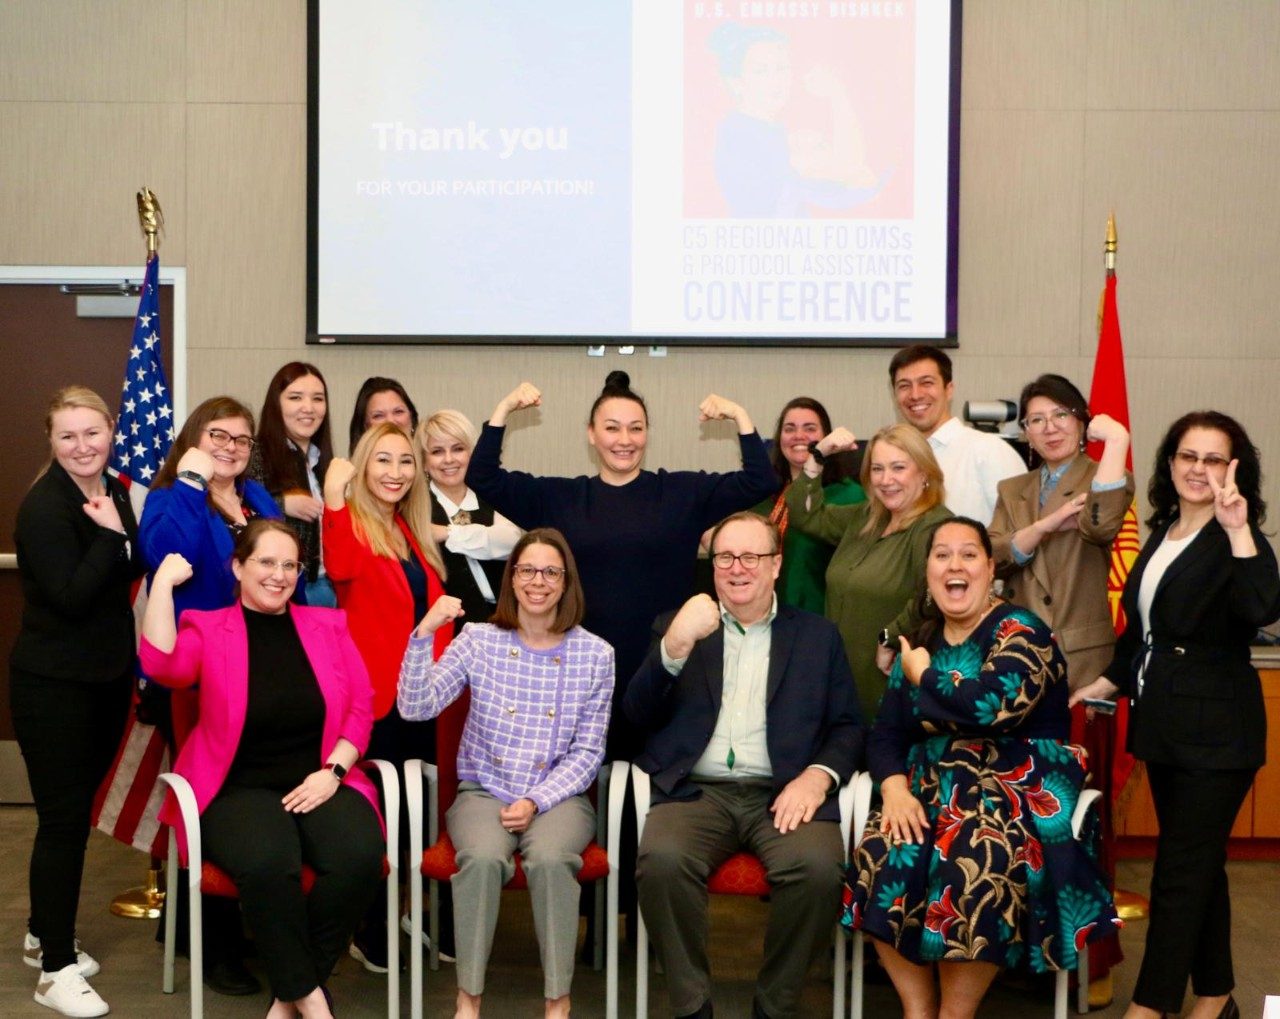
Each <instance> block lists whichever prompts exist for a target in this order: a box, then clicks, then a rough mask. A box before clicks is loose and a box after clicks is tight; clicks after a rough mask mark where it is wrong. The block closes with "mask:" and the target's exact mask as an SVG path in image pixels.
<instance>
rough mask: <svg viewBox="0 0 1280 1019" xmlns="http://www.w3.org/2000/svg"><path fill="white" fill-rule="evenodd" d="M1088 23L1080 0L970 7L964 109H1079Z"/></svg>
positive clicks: (988, 0)
mask: <svg viewBox="0 0 1280 1019" xmlns="http://www.w3.org/2000/svg"><path fill="white" fill-rule="evenodd" d="M1029 14H1030V16H1028V15H1029ZM1088 25H1089V21H1088V11H1087V10H1086V8H1085V7H1084V6H1083V5H1082V4H1081V3H1079V2H1078V0H1037V3H1036V4H1035V7H1034V9H1033V10H1032V9H1029V8H1028V6H1027V3H1026V0H982V2H981V3H969V4H966V5H965V10H964V66H963V68H962V78H961V90H960V102H961V105H962V108H963V109H964V110H965V111H966V112H967V111H969V110H975V109H976V110H1075V109H1079V108H1080V97H1081V95H1083V93H1084V85H1085V80H1084V79H1085V65H1086V60H1087V54H1086V52H1085V48H1086V43H1087V31H1088ZM964 122H965V121H964V116H963V114H962V116H961V124H962V125H963V124H964Z"/></svg>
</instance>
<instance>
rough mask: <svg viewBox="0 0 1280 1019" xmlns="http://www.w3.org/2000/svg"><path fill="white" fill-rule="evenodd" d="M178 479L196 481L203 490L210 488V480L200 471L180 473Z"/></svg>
mask: <svg viewBox="0 0 1280 1019" xmlns="http://www.w3.org/2000/svg"><path fill="white" fill-rule="evenodd" d="M178 477H179V478H184V479H186V480H187V481H194V482H195V483H196V484H197V485H199V486H200V487H201V488H208V487H209V480H208V479H207V478H206V477H205V476H204V475H203V474H201V473H200V472H199V471H178Z"/></svg>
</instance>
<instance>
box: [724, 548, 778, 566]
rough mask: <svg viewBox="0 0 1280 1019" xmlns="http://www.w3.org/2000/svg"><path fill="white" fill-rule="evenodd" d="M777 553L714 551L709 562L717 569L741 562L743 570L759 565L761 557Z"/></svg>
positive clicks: (764, 557)
mask: <svg viewBox="0 0 1280 1019" xmlns="http://www.w3.org/2000/svg"><path fill="white" fill-rule="evenodd" d="M777 554H778V553H777V552H743V553H741V554H740V555H734V554H733V553H732V552H716V553H715V554H714V555H712V557H711V564H712V565H713V566H714V567H715V568H716V569H717V570H731V569H733V564H734V563H742V568H743V569H744V570H754V569H755V568H756V567H757V566H759V565H760V560H761V559H768V558H770V557H771V556H776V555H777Z"/></svg>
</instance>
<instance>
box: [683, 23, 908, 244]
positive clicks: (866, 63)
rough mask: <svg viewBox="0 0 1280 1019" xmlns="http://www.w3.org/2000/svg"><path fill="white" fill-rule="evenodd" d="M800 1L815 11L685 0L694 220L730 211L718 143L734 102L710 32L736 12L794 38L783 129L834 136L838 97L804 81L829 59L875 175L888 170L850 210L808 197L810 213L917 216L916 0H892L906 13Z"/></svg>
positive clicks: (687, 166) (687, 160)
mask: <svg viewBox="0 0 1280 1019" xmlns="http://www.w3.org/2000/svg"><path fill="white" fill-rule="evenodd" d="M771 6H773V7H775V8H780V7H785V6H786V5H785V4H774V5H771ZM794 6H795V7H798V8H805V9H809V10H812V11H814V12H816V16H812V17H794V16H793V17H778V16H777V15H776V14H775V15H773V16H767V17H754V18H753V17H750V16H746V15H749V13H750V10H751V8H752V5H751V4H739V3H721V4H715V3H712V2H707V0H686V3H685V19H684V182H685V192H684V215H685V216H686V217H687V218H691V219H715V218H727V217H729V216H730V210H729V206H728V204H727V202H726V201H725V198H724V195H723V194H722V192H721V187H720V184H719V182H718V181H717V180H716V173H715V148H716V134H717V130H718V127H719V125H720V123H721V121H722V120H724V118H725V117H726V116H728V115H729V114H730V113H732V112H733V111H734V109H735V103H734V98H733V94H732V92H731V91H730V88H729V85H728V83H727V82H726V81H725V79H724V78H723V77H722V75H721V72H720V63H719V58H718V56H717V54H716V53H715V52H713V51H712V49H711V48H710V46H709V45H708V39H709V37H710V36H711V33H712V32H713V31H714V30H715V29H716V27H717V26H718V25H721V24H723V23H725V22H727V21H736V22H737V23H738V24H740V25H743V26H748V27H755V26H762V27H767V28H770V29H772V30H774V31H776V32H778V33H780V34H781V35H783V36H786V37H787V39H788V40H789V50H790V63H791V87H790V94H789V98H788V100H787V102H786V105H785V106H784V107H783V108H782V110H781V113H780V114H779V116H778V118H777V122H778V123H780V124H781V125H782V126H783V128H784V129H785V131H786V132H787V133H788V134H791V133H793V132H796V131H809V132H817V133H820V134H821V136H822V137H823V138H824V139H825V140H827V141H828V142H829V141H830V135H831V129H832V125H831V114H830V110H831V106H830V103H829V102H828V101H827V100H825V99H819V98H816V97H814V96H812V95H810V94H809V93H808V92H807V91H806V88H805V76H806V74H807V73H808V72H809V71H810V70H811V69H812V68H814V67H817V66H825V67H827V68H829V69H830V70H831V71H832V72H834V74H835V75H836V77H837V78H838V79H839V81H840V82H841V83H842V84H843V86H844V89H845V91H846V93H847V95H848V96H849V97H850V99H851V101H852V105H853V109H854V113H855V114H856V116H857V119H858V122H859V123H860V125H861V127H862V133H863V137H864V139H865V152H866V163H867V165H868V166H869V167H870V169H871V170H872V171H873V172H874V174H875V176H876V177H877V178H883V177H884V176H885V175H886V174H887V175H888V182H887V184H885V186H884V188H883V190H882V191H880V192H879V194H877V195H876V196H875V197H874V198H872V199H870V200H869V201H866V202H863V203H862V204H859V205H855V206H854V207H852V208H849V209H844V210H840V209H831V208H822V207H819V206H816V205H809V206H808V213H809V215H810V216H812V217H814V218H820V219H905V218H909V217H910V216H911V215H912V211H913V193H914V172H913V171H914V157H915V153H914V137H913V132H914V121H915V17H916V11H915V4H914V3H912V2H910V0H906V2H903V3H901V4H885V5H884V6H885V7H896V6H900V7H901V8H902V9H903V16H902V17H898V18H873V17H841V16H839V15H838V14H837V15H832V14H831V13H830V6H829V5H828V4H826V3H811V4H797V5H794ZM857 6H861V5H857ZM837 9H838V8H837ZM718 14H723V15H724V16H717V15H718ZM729 15H732V16H731V17H730V16H729ZM810 137H813V135H812V134H811V135H810Z"/></svg>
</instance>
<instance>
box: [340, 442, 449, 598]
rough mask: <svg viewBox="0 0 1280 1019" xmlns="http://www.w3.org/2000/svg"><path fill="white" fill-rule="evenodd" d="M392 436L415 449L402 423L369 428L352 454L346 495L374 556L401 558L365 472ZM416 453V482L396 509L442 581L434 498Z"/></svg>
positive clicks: (360, 536)
mask: <svg viewBox="0 0 1280 1019" xmlns="http://www.w3.org/2000/svg"><path fill="white" fill-rule="evenodd" d="M389 435H398V436H399V437H400V438H402V439H404V441H405V442H406V443H407V444H408V445H409V451H410V452H411V453H412V452H413V444H412V442H410V440H409V437H408V436H407V435H405V434H404V432H403V431H402V430H401V429H400V427H399V425H394V424H392V423H391V422H389V421H388V422H384V423H383V424H380V425H377V426H375V427H373V428H370V429H369V430H368V431H367V432H365V433H364V435H362V436H361V437H360V441H359V442H357V443H356V448H355V452H354V453H352V455H351V466H352V467H354V468H355V474H354V476H353V477H352V478H351V494H350V496H349V497H348V498H347V508H348V510H350V512H351V523H352V527H353V529H354V530H355V534H356V537H357V538H358V539H359V540H360V541H363V542H364V543H365V544H366V545H368V546H369V548H370V549H371V550H372V551H373V553H374V555H380V556H386V557H387V558H388V559H397V560H398V559H399V558H400V555H399V552H398V551H397V549H396V542H395V539H394V537H393V531H392V528H393V527H394V526H395V524H394V523H392V524H388V523H387V522H386V520H385V519H384V518H383V516H382V514H381V513H380V512H379V510H378V505H379V502H380V500H379V499H378V497H377V496H376V495H374V494H373V493H372V492H371V491H369V482H368V480H367V477H366V474H365V472H366V471H367V470H368V468H369V461H370V459H372V457H373V448H374V447H375V446H376V445H377V444H378V443H379V442H380V441H381V440H382V439H385V438H386V437H387V436H389ZM417 460H418V458H417V456H416V455H415V456H414V462H415V467H416V468H417V469H416V470H415V472H414V475H413V482H412V483H411V484H410V485H409V490H408V491H407V492H406V493H405V495H404V498H403V499H401V500H400V502H399V503H397V504H396V509H395V512H396V513H397V514H398V515H399V517H400V518H401V519H402V520H403V521H404V522H405V523H406V524H408V526H409V533H410V534H412V535H413V538H414V540H415V541H416V542H417V543H418V547H419V548H420V549H421V550H422V555H423V557H424V558H425V559H426V561H427V565H429V566H430V567H431V568H432V569H433V570H435V571H436V573H437V575H438V576H439V577H440V579H441V580H444V578H445V569H444V559H443V558H442V557H441V555H440V549H439V548H438V547H437V546H436V543H435V540H434V539H433V538H432V534H431V499H430V496H429V495H428V492H427V476H426V474H425V473H423V471H422V468H421V465H420V464H418V463H417Z"/></svg>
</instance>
